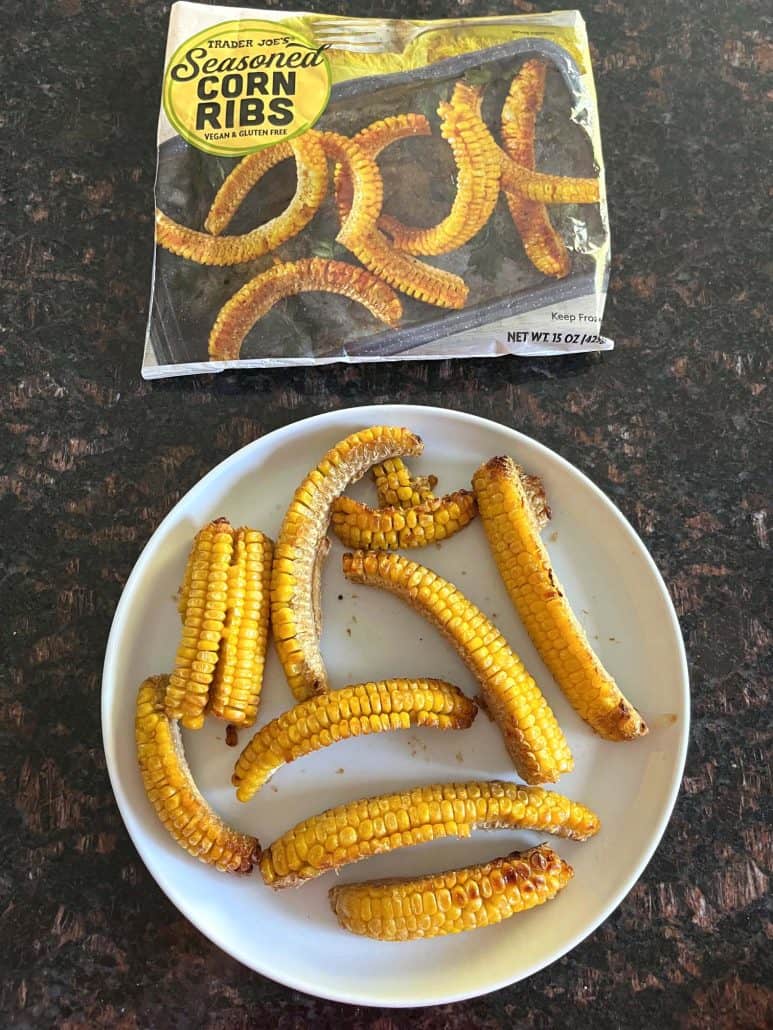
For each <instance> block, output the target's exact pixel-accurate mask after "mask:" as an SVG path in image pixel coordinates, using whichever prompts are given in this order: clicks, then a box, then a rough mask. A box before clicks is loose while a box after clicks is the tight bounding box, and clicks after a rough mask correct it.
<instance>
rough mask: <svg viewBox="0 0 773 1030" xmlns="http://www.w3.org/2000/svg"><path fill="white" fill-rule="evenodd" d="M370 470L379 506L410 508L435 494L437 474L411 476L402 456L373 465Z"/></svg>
mask: <svg viewBox="0 0 773 1030" xmlns="http://www.w3.org/2000/svg"><path fill="white" fill-rule="evenodd" d="M372 472H373V480H374V482H375V484H376V493H377V494H378V503H379V506H380V507H381V508H391V507H394V508H412V507H413V506H414V505H415V504H422V503H423V502H424V501H431V500H432V499H433V498H434V496H435V495H434V494H433V493H432V491H433V490H434V489H435V487H436V486H437V476H412V475H411V473H410V472H409V471H408V468H407V466H406V465H405V462H404V461H403V460H402V458H391V459H390V460H389V461H384V462H382V463H381V464H380V465H374V466H373V469H372Z"/></svg>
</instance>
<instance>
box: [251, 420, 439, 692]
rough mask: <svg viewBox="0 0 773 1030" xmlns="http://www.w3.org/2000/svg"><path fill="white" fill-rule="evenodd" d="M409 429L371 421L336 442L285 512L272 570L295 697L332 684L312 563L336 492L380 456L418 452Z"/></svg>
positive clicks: (279, 634) (277, 626)
mask: <svg viewBox="0 0 773 1030" xmlns="http://www.w3.org/2000/svg"><path fill="white" fill-rule="evenodd" d="M423 446H424V445H423V443H422V441H421V440H420V438H419V437H418V436H416V435H415V434H414V433H411V432H410V430H408V429H403V428H399V427H395V426H373V427H371V428H370V429H363V430H361V431H360V432H357V433H353V434H352V435H351V436H348V437H347V438H346V439H345V440H342V441H341V442H340V443H338V444H336V446H335V447H333V448H332V449H331V450H330V451H328V453H327V454H326V455H325V457H324V458H323V459H322V460H321V461H320V463H319V465H317V467H316V468H314V469H312V470H311V472H309V474H308V475H307V476H306V478H305V479H304V481H303V482H302V483H301V485H300V486H299V487H298V489H297V490H296V491H295V495H294V497H293V500H292V502H291V504H290V507H289V508H288V510H287V514H286V515H285V517H284V521H283V523H282V528H281V530H280V533H279V539H278V540H277V545H276V551H275V558H274V566H273V570H272V574H271V623H272V629H273V633H274V641H275V643H276V648H277V652H278V654H279V659H280V661H281V663H282V668H283V669H284V671H285V676H286V677H287V682H288V684H289V685H290V689H291V690H292V692H293V694H294V695H295V698H296V700H298V701H305V700H306V698H308V697H311V696H312V695H313V694H319V693H322V692H323V691H325V690H327V689H328V684H327V673H326V671H325V666H324V662H323V661H322V655H321V653H320V649H319V633H318V631H317V625H316V621H315V617H314V601H313V593H314V591H313V576H314V566H315V563H316V561H317V555H318V552H319V549H320V547H321V546H322V541H323V539H324V537H325V533H326V531H327V527H328V523H329V521H330V507H331V505H332V503H333V501H334V500H335V499H336V497H338V496H339V494H341V493H343V491H344V490H345V489H346V488H347V486H349V484H350V483H353V482H355V481H356V480H358V479H359V478H360V477H361V476H362V475H364V473H365V472H366V471H367V470H368V469H369V468H370V467H371V465H373V464H374V463H376V462H380V461H384V460H385V459H387V458H393V457H396V456H398V455H404V454H420V453H421V451H422V448H423Z"/></svg>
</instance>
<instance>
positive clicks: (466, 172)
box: [380, 83, 501, 254]
mask: <svg viewBox="0 0 773 1030" xmlns="http://www.w3.org/2000/svg"><path fill="white" fill-rule="evenodd" d="M482 95H483V90H482V88H481V87H471V86H467V85H465V84H464V83H457V85H456V86H455V87H454V91H453V95H452V97H451V100H450V102H449V103H442V104H440V106H439V107H438V115H439V116H440V134H441V135H442V136H443V138H444V139H445V140H447V141H448V143H449V145H450V147H451V150H452V152H453V155H454V161H455V162H456V167H457V175H456V194H455V196H454V199H453V203H452V205H451V210H450V212H449V213H448V214H447V215H446V217H445V218H444V219H443V220H442V221H441V222H439V223H438V224H437V225H434V226H432V227H430V228H428V229H413V228H408V227H407V226H404V225H403V224H402V223H401V222H399V221H398V220H397V219H396V218H388V217H382V219H381V222H380V224H381V226H382V228H384V229H385V230H386V232H387V233H388V234H389V235H390V236H391V237H392V239H393V242H394V244H395V246H396V247H399V248H400V250H405V251H407V252H408V253H410V254H447V253H448V252H449V251H452V250H456V249H457V248H458V247H461V246H463V245H464V244H465V243H467V242H468V241H469V240H471V239H472V237H473V236H475V235H476V234H477V233H478V232H480V230H481V229H482V228H483V226H484V225H485V224H486V222H488V220H489V218H490V217H491V212H492V211H493V210H494V207H495V206H496V202H497V197H498V196H499V180H500V176H501V169H500V159H499V147H498V146H497V144H496V143H495V141H494V138H493V137H492V135H491V133H490V132H489V129H488V126H487V125H486V123H485V122H484V121H483V119H482V117H481V114H480V105H481V97H482Z"/></svg>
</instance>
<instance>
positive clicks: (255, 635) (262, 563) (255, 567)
mask: <svg viewBox="0 0 773 1030" xmlns="http://www.w3.org/2000/svg"><path fill="white" fill-rule="evenodd" d="M272 554H273V544H272V543H271V540H269V538H268V537H267V536H265V535H264V534H263V533H260V532H259V531H258V530H255V529H237V530H236V531H235V532H234V545H233V558H232V564H231V566H230V568H229V569H228V593H227V600H226V617H225V624H224V626H223V640H222V642H221V645H220V651H219V654H218V659H217V665H216V666H215V676H214V679H213V681H212V687H211V689H210V695H209V706H208V711H210V712H212V714H213V715H216V716H217V717H218V718H219V719H225V720H226V722H230V723H232V724H233V725H234V726H252V724H253V723H254V722H255V719H256V717H257V714H258V705H259V703H260V692H261V688H262V686H263V669H264V667H265V663H266V644H267V640H268V617H269V610H270V598H269V587H270V584H271V558H272Z"/></svg>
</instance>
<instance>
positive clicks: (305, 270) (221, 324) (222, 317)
mask: <svg viewBox="0 0 773 1030" xmlns="http://www.w3.org/2000/svg"><path fill="white" fill-rule="evenodd" d="M310 291H324V292H326V293H338V294H340V295H341V296H343V297H348V298H349V300H356V301H358V302H359V303H360V304H362V305H363V307H365V308H367V309H368V311H370V312H371V314H372V315H375V317H376V318H378V319H380V320H381V321H382V322H385V323H386V324H387V325H390V326H393V325H397V323H398V322H399V321H400V318H401V316H402V313H403V306H402V304H401V303H400V300H399V298H398V297H397V294H396V293H395V292H394V291H393V290H392V289H390V287H389V286H387V284H386V283H385V282H382V281H381V280H380V279H378V278H376V276H375V275H371V274H370V272H366V271H365V269H364V268H358V267H357V266H356V265H350V264H348V263H347V262H346V261H329V260H326V259H324V258H303V259H301V260H300V261H292V262H290V261H288V262H286V263H284V264H278V265H274V266H273V268H269V269H268V271H266V272H261V273H260V275H256V276H255V278H254V279H250V281H249V282H247V283H245V285H244V286H242V288H241V289H240V290H238V291H237V292H236V293H235V294H234V295H233V297H231V299H230V300H228V301H226V303H225V304H224V305H223V307H222V308H221V309H220V311H219V312H218V314H217V318H216V319H215V324H214V325H213V326H212V331H211V332H210V334H209V356H210V357H211V358H212V359H213V360H218V361H235V360H236V359H237V358H238V357H239V354H240V352H241V348H242V343H243V342H244V339H245V337H246V336H247V334H248V333H249V331H250V330H251V329H252V327H253V326H254V325H255V323H256V322H257V321H258V320H259V319H261V318H263V316H264V315H265V314H266V313H267V312H268V311H270V310H271V308H272V307H273V306H274V305H275V304H276V303H277V302H278V301H280V300H283V299H284V298H286V297H290V296H292V295H293V294H297V293H308V292H310Z"/></svg>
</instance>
